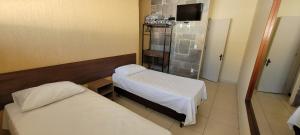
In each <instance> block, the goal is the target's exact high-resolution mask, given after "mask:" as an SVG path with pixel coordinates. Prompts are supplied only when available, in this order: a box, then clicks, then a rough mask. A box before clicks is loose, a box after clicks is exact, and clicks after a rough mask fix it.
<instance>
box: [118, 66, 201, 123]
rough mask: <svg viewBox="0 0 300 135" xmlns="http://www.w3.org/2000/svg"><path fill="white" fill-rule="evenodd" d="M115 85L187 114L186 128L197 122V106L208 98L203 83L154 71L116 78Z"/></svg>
mask: <svg viewBox="0 0 300 135" xmlns="http://www.w3.org/2000/svg"><path fill="white" fill-rule="evenodd" d="M113 81H114V85H115V86H117V87H120V88H122V89H124V90H127V91H128V92H130V93H133V94H135V95H137V96H140V97H143V98H145V99H147V100H150V101H152V102H154V103H157V104H160V105H163V106H166V107H168V108H170V109H173V110H175V111H176V112H178V113H182V114H185V115H186V119H185V122H184V125H192V124H195V123H196V113H197V106H198V105H199V104H200V103H201V101H204V100H206V99H207V93H206V87H205V84H204V82H203V81H200V80H194V79H189V78H184V77H179V76H175V75H170V74H166V73H161V72H157V71H153V70H144V71H141V72H138V73H135V74H131V75H128V76H124V75H118V74H116V73H115V74H114V75H113Z"/></svg>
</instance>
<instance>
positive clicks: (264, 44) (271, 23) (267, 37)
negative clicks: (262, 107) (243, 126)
mask: <svg viewBox="0 0 300 135" xmlns="http://www.w3.org/2000/svg"><path fill="white" fill-rule="evenodd" d="M280 3H281V0H273V5H272V8H271V12H270V15H269V18H268V22H267V26H266V28H265V31H264V35H263V38H262V40H261V44H260V47H259V50H258V54H257V57H256V61H255V65H254V69H253V72H252V75H251V79H250V83H249V87H248V91H247V95H246V99H245V104H246V109H247V115H248V121H249V126H250V132H251V135H260V133H259V128H258V126H257V121H256V118H255V113H254V110H253V106H252V103H251V99H252V95H253V92H254V89H255V86H256V83H257V81H258V79H259V75H260V73H261V72H262V67H263V65H264V62H265V58H266V56H267V53H268V50H269V47H270V42H271V36H272V32H273V30H274V28H275V23H276V18H277V14H278V11H279V7H280Z"/></svg>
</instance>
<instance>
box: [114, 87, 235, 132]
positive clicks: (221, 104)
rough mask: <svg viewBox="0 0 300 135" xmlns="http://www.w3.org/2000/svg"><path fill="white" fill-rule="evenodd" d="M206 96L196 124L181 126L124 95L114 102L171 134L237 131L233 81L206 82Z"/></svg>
mask: <svg viewBox="0 0 300 135" xmlns="http://www.w3.org/2000/svg"><path fill="white" fill-rule="evenodd" d="M206 87H207V92H208V100H207V101H206V102H205V103H204V104H202V105H201V106H200V107H199V110H198V111H199V113H198V116H197V124H196V125H193V126H188V127H184V128H180V127H179V122H177V121H175V120H173V119H171V118H169V117H167V116H165V115H163V114H160V113H158V112H155V111H153V110H151V109H149V108H146V107H144V106H142V105H140V104H138V103H136V102H134V101H131V100H129V99H127V98H124V97H120V98H118V99H117V102H118V103H119V104H121V105H123V106H125V107H127V108H128V109H130V110H132V111H133V112H136V113H137V114H139V115H141V116H143V117H145V118H146V119H149V120H151V121H153V122H154V123H156V124H158V125H160V126H162V127H164V128H166V129H169V130H170V131H171V132H172V133H173V134H174V135H238V134H239V127H238V125H239V124H238V109H237V95H236V93H237V92H236V88H235V86H233V85H228V84H217V83H212V82H206Z"/></svg>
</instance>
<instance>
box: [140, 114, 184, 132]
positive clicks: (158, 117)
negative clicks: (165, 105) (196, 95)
mask: <svg viewBox="0 0 300 135" xmlns="http://www.w3.org/2000/svg"><path fill="white" fill-rule="evenodd" d="M146 118H147V119H148V120H151V121H152V122H154V123H156V124H157V125H160V126H162V127H164V128H166V129H169V128H170V127H171V126H172V125H173V124H175V125H178V126H179V122H178V121H176V120H174V119H172V118H170V117H168V116H166V115H164V114H162V113H159V112H156V111H152V113H151V114H150V115H149V116H148V117H146Z"/></svg>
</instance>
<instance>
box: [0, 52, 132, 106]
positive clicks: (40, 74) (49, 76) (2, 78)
mask: <svg viewBox="0 0 300 135" xmlns="http://www.w3.org/2000/svg"><path fill="white" fill-rule="evenodd" d="M135 63H136V54H128V55H120V56H114V57H108V58H101V59H95V60H88V61H81V62H75V63H68V64H62V65H56V66H49V67H42V68H37V69H30V70H24V71H17V72H12V73H4V74H0V109H2V108H3V107H4V106H5V105H6V104H8V103H10V102H12V97H11V94H12V93H13V92H15V91H18V90H22V89H26V88H30V87H35V86H38V85H41V84H45V83H51V82H57V81H72V82H75V83H78V84H84V83H87V82H89V81H93V80H97V79H99V78H104V77H108V76H111V75H112V74H113V72H114V69H115V68H116V67H119V66H122V65H126V64H135Z"/></svg>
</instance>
